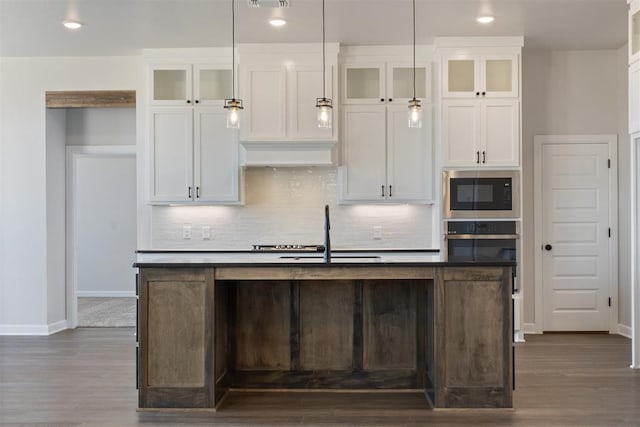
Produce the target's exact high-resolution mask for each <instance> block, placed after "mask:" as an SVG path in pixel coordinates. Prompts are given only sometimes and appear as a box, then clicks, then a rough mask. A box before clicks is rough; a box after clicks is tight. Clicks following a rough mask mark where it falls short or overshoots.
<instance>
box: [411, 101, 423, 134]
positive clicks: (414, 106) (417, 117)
mask: <svg viewBox="0 0 640 427" xmlns="http://www.w3.org/2000/svg"><path fill="white" fill-rule="evenodd" d="M409 127H410V128H421V127H422V106H421V105H420V100H419V99H415V98H413V99H411V100H410V101H409Z"/></svg>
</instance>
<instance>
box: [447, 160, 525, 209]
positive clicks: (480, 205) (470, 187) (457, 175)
mask: <svg viewBox="0 0 640 427" xmlns="http://www.w3.org/2000/svg"><path fill="white" fill-rule="evenodd" d="M442 183H443V187H444V188H443V194H444V217H445V218H518V217H519V216H520V174H519V172H518V171H486V170H482V171H454V170H450V171H445V172H444V176H443V181H442Z"/></svg>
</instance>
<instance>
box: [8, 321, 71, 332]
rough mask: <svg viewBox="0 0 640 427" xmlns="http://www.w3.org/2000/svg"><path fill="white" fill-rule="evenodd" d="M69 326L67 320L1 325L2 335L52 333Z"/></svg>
mask: <svg viewBox="0 0 640 427" xmlns="http://www.w3.org/2000/svg"><path fill="white" fill-rule="evenodd" d="M67 328H68V324H67V321H66V320H60V321H59V322H54V323H50V324H48V325H0V335H51V334H55V333H56V332H60V331H63V330H65V329H67Z"/></svg>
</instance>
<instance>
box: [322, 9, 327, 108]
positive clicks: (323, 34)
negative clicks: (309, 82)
mask: <svg viewBox="0 0 640 427" xmlns="http://www.w3.org/2000/svg"><path fill="white" fill-rule="evenodd" d="M325 49H326V48H325V31H324V0H322V98H323V99H326V98H327V93H326V88H325V85H326V80H327V77H326V72H327V69H326V66H325Z"/></svg>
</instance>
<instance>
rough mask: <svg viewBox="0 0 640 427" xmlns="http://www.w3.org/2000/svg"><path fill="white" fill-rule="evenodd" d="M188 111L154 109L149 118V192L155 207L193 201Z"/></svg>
mask: <svg viewBox="0 0 640 427" xmlns="http://www.w3.org/2000/svg"><path fill="white" fill-rule="evenodd" d="M191 110H192V109H191V108H167V107H162V108H157V109H152V110H151V111H150V114H149V120H150V129H149V140H150V142H151V146H150V161H149V167H150V187H151V188H150V189H149V199H150V201H151V202H155V203H180V202H190V201H191V200H192V199H193V191H194V185H193V142H192V141H193V115H192V111H191Z"/></svg>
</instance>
